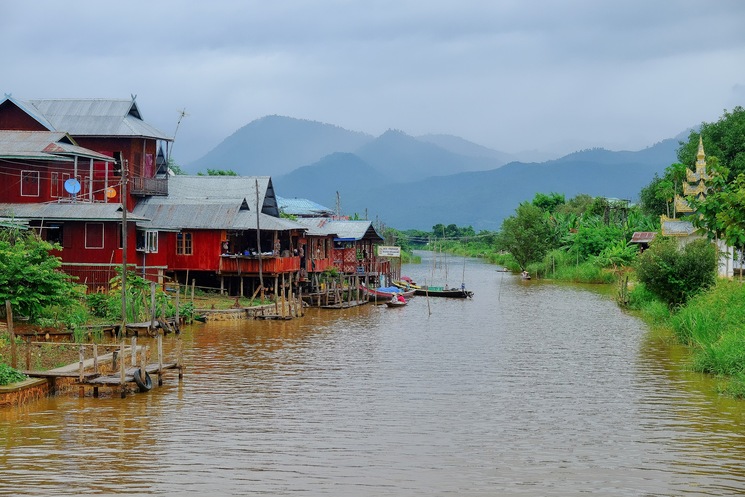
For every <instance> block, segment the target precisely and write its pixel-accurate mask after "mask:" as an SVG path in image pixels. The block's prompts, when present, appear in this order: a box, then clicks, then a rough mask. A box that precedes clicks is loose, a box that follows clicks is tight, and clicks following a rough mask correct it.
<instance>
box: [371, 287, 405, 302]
mask: <svg viewBox="0 0 745 497" xmlns="http://www.w3.org/2000/svg"><path fill="white" fill-rule="evenodd" d="M360 290H362V291H363V292H365V293H366V294H367V295H368V297H369V298H370V301H371V302H386V301H389V300H391V297H393V296H394V295H403V296H404V298H406V299H408V298H410V297H412V296H413V295H414V291H415V290H413V289H412V290H408V291H406V290H402V289H400V288H398V287H395V286H388V287H380V288H368V287H366V286H365V285H360Z"/></svg>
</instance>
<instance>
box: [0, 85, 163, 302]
mask: <svg viewBox="0 0 745 497" xmlns="http://www.w3.org/2000/svg"><path fill="white" fill-rule="evenodd" d="M18 132H26V134H25V135H23V134H17V133H18ZM50 133H51V134H50ZM0 134H1V135H3V136H4V137H5V138H4V140H5V150H4V152H3V153H4V156H3V157H4V160H3V161H2V162H0V168H1V169H0V172H2V173H4V174H8V175H9V176H8V177H13V178H17V181H15V182H12V183H7V182H4V184H5V187H4V188H0V203H2V204H3V209H4V211H5V212H9V213H11V215H13V216H16V217H19V218H21V217H22V218H24V219H27V220H29V222H30V226H31V227H33V228H35V229H37V231H39V232H40V234H41V236H42V237H43V238H45V239H47V240H51V241H59V242H60V243H61V244H62V250H60V251H59V254H58V255H59V256H60V257H61V259H62V261H63V269H64V270H65V271H66V272H68V273H70V274H73V275H76V276H78V277H79V278H80V280H81V281H83V282H86V283H87V284H88V285H89V288H98V287H101V286H103V287H106V286H107V284H108V279H109V278H110V277H111V276H113V274H116V273H115V266H117V265H118V264H121V261H122V239H123V237H122V228H121V226H122V205H126V206H127V210H128V212H131V211H132V209H133V208H134V206H135V204H136V203H137V201H138V200H139V199H141V198H144V197H145V196H152V195H167V194H168V176H167V174H165V172H166V171H165V170H164V169H163V170H160V171H158V170H157V169H156V161H157V160H156V159H157V152H158V150H159V149H161V147H162V144H163V143H167V142H169V141H170V138H168V137H167V136H166V135H164V134H163V133H161V132H160V131H158V130H157V129H155V128H153V127H152V126H150V125H148V124H147V123H145V122H144V121H143V120H142V117H141V115H140V112H139V109H138V107H137V104H136V102H135V100H134V98H132V99H129V100H102V99H90V100H31V101H21V100H18V99H15V98H13V97H11V96H8V95H6V96H5V98H4V99H2V100H0ZM45 134H49V135H48V137H44V136H45ZM22 135H23V136H25V137H22ZM31 137H35V138H31ZM33 140H37V141H38V140H41V141H45V140H46V141H47V142H48V143H47V144H46V145H45V146H44V148H39V147H40V146H39V144H38V143H35V144H32V142H33ZM21 142H23V143H25V145H22V147H25V148H26V149H28V150H20V151H19V150H17V149H18V147H21V144H20V143H21ZM13 144H15V145H13ZM14 147H15V149H14ZM70 147H76V148H74V149H70ZM34 153H47V154H48V155H49V156H48V157H35V156H33V154H34ZM13 154H16V155H13ZM125 173H127V174H128V176H129V181H128V184H127V186H128V188H127V198H126V199H122V196H121V194H122V183H123V181H122V180H123V177H124V174H125ZM68 180H74V181H72V183H68ZM66 184H67V185H68V188H67V189H65V185H66ZM138 220H142V219H138V218H137V217H136V216H129V219H128V221H132V222H131V223H129V222H128V223H127V235H128V237H127V238H128V239H129V240H134V239H135V222H137V221H138ZM135 254H136V251H135V244H134V243H132V244H128V247H127V261H128V262H130V261H131V262H133V263H134V262H135Z"/></svg>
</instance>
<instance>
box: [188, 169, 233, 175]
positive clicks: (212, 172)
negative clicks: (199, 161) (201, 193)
mask: <svg viewBox="0 0 745 497" xmlns="http://www.w3.org/2000/svg"><path fill="white" fill-rule="evenodd" d="M197 176H204V173H201V172H200V173H197ZM207 176H238V173H236V172H235V171H233V170H231V169H207Z"/></svg>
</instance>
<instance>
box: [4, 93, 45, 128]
mask: <svg viewBox="0 0 745 497" xmlns="http://www.w3.org/2000/svg"><path fill="white" fill-rule="evenodd" d="M5 102H11V103H13V104H14V105H15V106H16V107H18V108H19V109H21V110H22V111H23V112H25V113H26V114H28V115H29V116H31V117H32V118H33V119H35V120H36V121H37V122H38V123H39V124H41V125H42V126H44V127H45V128H47V129H48V130H49V131H54V126H52V123H50V122H49V121H48V120H47V118H46V117H44V115H43V114H42V113H41V112H39V109H37V108H36V107H34V106H33V105H31V103H29V102H24V101H23V100H18V99H16V98H14V97H12V96H11V95H5V98H4V99H3V100H1V101H0V105H3V104H4V103H5Z"/></svg>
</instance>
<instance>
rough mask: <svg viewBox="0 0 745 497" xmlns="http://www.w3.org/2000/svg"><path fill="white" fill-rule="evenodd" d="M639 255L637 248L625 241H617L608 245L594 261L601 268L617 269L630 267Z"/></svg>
mask: <svg viewBox="0 0 745 497" xmlns="http://www.w3.org/2000/svg"><path fill="white" fill-rule="evenodd" d="M638 253H639V249H638V248H637V247H636V246H634V245H629V244H627V243H626V241H625V240H616V241H614V242H612V243H610V244H608V245H606V246H605V247H604V248H603V249H602V250H601V251H600V253H599V254H598V255H596V256H594V257H593V259H592V261H593V262H594V263H595V264H597V265H598V266H599V267H603V268H614V269H617V268H619V267H621V266H630V265H631V264H632V263H633V262H634V260H635V259H636V256H637V254H638Z"/></svg>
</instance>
